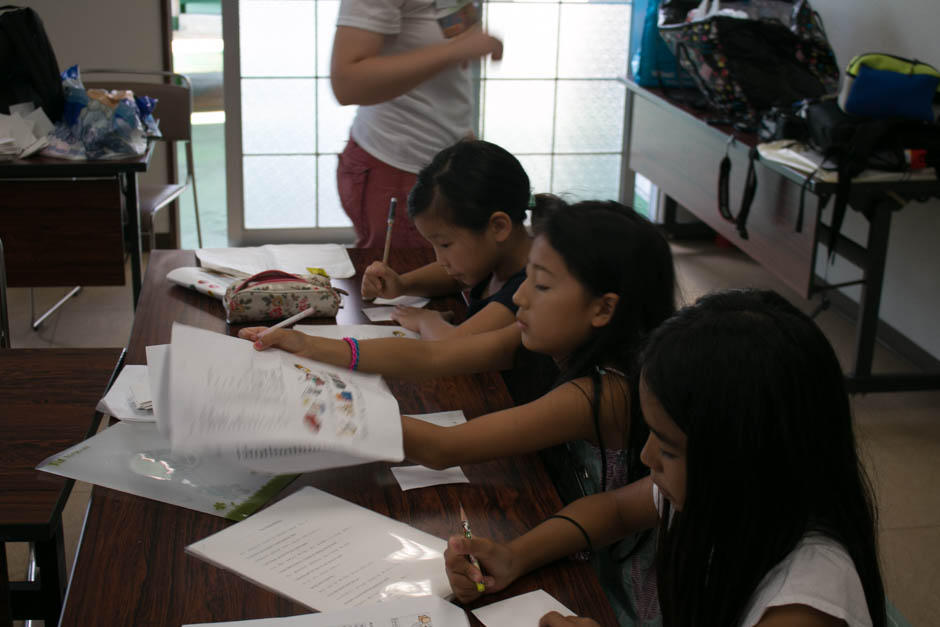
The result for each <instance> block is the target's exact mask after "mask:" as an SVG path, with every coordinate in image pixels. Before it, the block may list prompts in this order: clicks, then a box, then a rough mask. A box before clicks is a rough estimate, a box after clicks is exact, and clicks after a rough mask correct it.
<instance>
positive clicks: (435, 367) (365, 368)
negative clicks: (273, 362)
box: [238, 324, 522, 381]
mask: <svg viewBox="0 0 940 627" xmlns="http://www.w3.org/2000/svg"><path fill="white" fill-rule="evenodd" d="M265 329H266V327H248V328H245V329H242V330H241V331H239V332H238V337H240V338H242V339H245V340H250V341H252V342H254V343H255V348H256V349H258V350H264V349H266V348H269V347H272V346H273V347H277V348H280V349H282V350H285V351H287V352H289V353H294V354H296V355H300V356H302V357H307V358H309V359H315V360H316V361H321V362H323V363H327V364H331V365H333V366H339V367H341V368H345V367H347V366H349V362H350V349H349V345H348V344H347V343H346V342H345V341H343V340H334V339H330V338H323V337H314V336H312V335H307V334H305V333H301V332H300V331H294V330H291V329H275V330H274V331H271V332H270V333H268V334H267V335H265V336H264V337H260V335H261V332H262V331H264V330H265ZM521 342H522V340H521V336H520V332H519V328H518V327H517V326H516V325H514V324H513V325H508V326H506V327H503V328H502V329H497V330H495V331H490V332H488V333H480V334H477V335H474V336H472V337H459V338H455V339H453V340H446V341H437V342H429V341H426V340H413V339H411V338H403V337H389V338H380V339H375V340H362V341H360V342H359V365H358V369H359V370H360V371H362V372H373V373H378V374H382V375H386V376H389V377H395V378H398V379H409V380H413V381H417V380H422V379H430V378H432V377H441V376H448V375H455V374H472V373H475V372H488V371H491V370H507V369H509V368H511V367H512V363H513V357H514V355H515V353H516V349H517V348H518V347H519V345H520V344H521Z"/></svg>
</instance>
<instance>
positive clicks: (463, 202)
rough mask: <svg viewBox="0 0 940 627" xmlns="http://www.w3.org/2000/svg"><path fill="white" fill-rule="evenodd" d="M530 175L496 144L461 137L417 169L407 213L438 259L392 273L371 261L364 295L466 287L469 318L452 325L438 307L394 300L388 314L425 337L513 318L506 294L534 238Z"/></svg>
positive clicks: (431, 293)
mask: <svg viewBox="0 0 940 627" xmlns="http://www.w3.org/2000/svg"><path fill="white" fill-rule="evenodd" d="M528 207H529V177H528V176H527V175H526V173H525V170H524V169H523V168H522V165H521V164H520V163H519V161H518V160H517V159H516V158H515V157H514V156H512V155H511V154H510V153H508V152H506V151H505V150H503V149H502V148H500V147H499V146H497V145H496V144H491V143H490V142H486V141H482V140H476V139H464V140H461V141H459V142H457V143H456V144H454V145H453V146H450V147H448V148H445V149H444V150H442V151H440V152H439V153H437V155H435V157H434V159H433V160H432V161H431V163H430V164H428V165H427V166H426V167H425V168H423V169H422V170H421V171H420V172H419V173H418V178H417V182H416V183H415V185H414V187H413V188H412V189H411V193H410V194H409V195H408V215H409V217H410V218H411V219H412V220H413V221H414V225H415V227H416V228H417V230H418V232H419V233H421V235H422V236H423V237H424V238H425V239H426V240H427V241H428V242H430V244H431V246H432V247H433V248H434V254H435V255H436V257H437V261H435V262H434V263H431V264H428V265H427V266H424V267H422V268H418V269H417V270H413V271H411V272H407V273H405V274H398V273H397V272H395V271H394V270H393V269H392V268H391V267H389V266H388V265H387V264H386V263H384V262H379V261H376V262H374V263H373V264H372V265H370V266H369V267H368V268H366V271H365V272H364V274H363V277H362V297H363V298H365V299H371V298H376V297H382V298H395V297H396V296H401V295H404V294H410V295H415V296H427V297H435V296H449V295H452V294H457V293H459V292H461V291H463V290H469V292H468V295H467V298H468V311H467V320H466V321H465V322H463V324H460V325H458V326H454V325H451V324H450V323H449V322H448V321H447V320H445V319H444V317H443V316H442V315H441V312H439V311H432V310H429V309H422V308H418V307H397V308H396V310H395V312H394V313H393V314H392V319H393V320H395V321H396V322H398V323H399V324H400V325H401V326H403V327H405V328H407V329H410V330H412V331H416V332H418V333H420V334H421V337H422V338H424V339H443V338H446V337H456V336H458V335H471V334H474V333H480V332H483V331H490V330H492V329H498V328H501V327H505V326H507V325H510V324H512V323H513V322H514V319H515V313H516V306H515V304H513V302H512V295H513V293H514V292H515V291H516V288H518V287H519V284H521V283H522V281H523V279H524V278H525V265H526V259H527V258H528V256H529V247H530V246H531V245H532V238H531V236H530V235H529V233H528V231H527V230H526V227H525V224H524V221H525V214H526V209H528Z"/></svg>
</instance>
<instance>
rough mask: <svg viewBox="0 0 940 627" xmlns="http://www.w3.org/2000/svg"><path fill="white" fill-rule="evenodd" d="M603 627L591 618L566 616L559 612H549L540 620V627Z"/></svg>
mask: <svg viewBox="0 0 940 627" xmlns="http://www.w3.org/2000/svg"><path fill="white" fill-rule="evenodd" d="M595 625H596V626H597V627H601V626H600V625H599V624H598V623H597V621H593V620H591V619H590V618H578V617H577V616H569V617H567V618H565V617H564V616H562V615H561V614H559V613H558V612H549V613H548V614H546V615H545V616H543V617H542V620H540V621H539V627H594V626H595Z"/></svg>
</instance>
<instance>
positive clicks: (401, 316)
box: [391, 305, 454, 339]
mask: <svg viewBox="0 0 940 627" xmlns="http://www.w3.org/2000/svg"><path fill="white" fill-rule="evenodd" d="M453 317H454V312H452V311H447V312H444V311H435V310H434V309H425V308H423V307H409V306H407V305H395V309H394V310H393V311H392V313H391V318H392V320H393V321H395V322H397V323H398V324H400V325H401V326H403V327H405V328H406V329H408V330H409V331H414V332H415V333H420V334H421V335H426V334H427V335H428V336H429V337H428V338H427V339H432V338H431V337H430V335H431V334H430V333H428V331H430V330H432V329H435V328H439V327H441V326H442V325H443V324H448V322H447V320H448V318H450V319H453Z"/></svg>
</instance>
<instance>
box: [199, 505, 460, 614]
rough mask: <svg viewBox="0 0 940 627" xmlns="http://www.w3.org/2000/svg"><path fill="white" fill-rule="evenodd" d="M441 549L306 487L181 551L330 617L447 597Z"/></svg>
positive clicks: (438, 542) (430, 539) (442, 544)
mask: <svg viewBox="0 0 940 627" xmlns="http://www.w3.org/2000/svg"><path fill="white" fill-rule="evenodd" d="M455 531H456V530H455ZM446 546H447V542H446V541H445V540H442V539H441V538H438V537H436V536H433V535H431V534H429V533H425V532H423V531H420V530H418V529H415V528H414V527H411V526H409V525H406V524H405V523H402V522H399V521H396V520H393V519H391V518H388V517H387V516H383V515H381V514H378V513H376V512H373V511H372V510H369V509H366V508H364V507H360V506H358V505H355V504H354V503H350V502H349V501H346V500H344V499H341V498H339V497H336V496H333V495H331V494H329V493H327V492H324V491H322V490H318V489H316V488H312V487H305V488H302V489H301V490H298V491H297V492H295V493H293V494H291V495H290V496H288V497H287V498H285V499H283V500H281V501H278V502H277V503H275V504H273V505H271V506H270V507H268V508H266V509H263V510H261V511H260V512H258V513H257V514H255V515H254V516H251V517H250V518H247V519H246V520H243V521H241V522H239V523H237V524H235V525H232V526H230V527H227V528H226V529H223V530H222V531H219V532H218V533H216V534H214V535H211V536H209V537H208V538H205V539H204V540H200V541H199V542H196V543H195V544H191V545H189V546H188V547H186V552H187V553H189V554H191V555H195V556H196V557H199V558H201V559H204V560H206V561H208V562H210V563H212V564H215V565H216V566H220V567H222V568H227V569H229V570H232V571H234V572H235V573H237V574H239V575H241V576H242V577H244V578H245V579H247V580H249V581H251V582H254V583H256V584H258V585H259V586H261V587H263V588H267V589H268V590H272V591H275V592H277V593H279V594H283V595H284V596H286V597H289V598H291V599H293V600H295V601H297V602H298V603H303V604H304V605H306V606H307V607H310V608H312V609H316V610H320V611H331V610H338V609H342V608H350V607H357V606H361V605H366V604H369V603H378V602H380V601H388V600H391V599H396V598H405V597H427V596H432V595H433V596H439V597H448V596H450V595H451V594H452V591H451V589H450V584H449V583H448V581H447V575H446V572H445V570H444V549H445V548H446ZM380 624H381V623H380ZM409 627H410V625H409Z"/></svg>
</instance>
